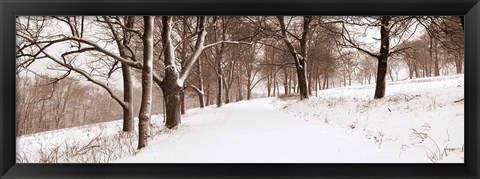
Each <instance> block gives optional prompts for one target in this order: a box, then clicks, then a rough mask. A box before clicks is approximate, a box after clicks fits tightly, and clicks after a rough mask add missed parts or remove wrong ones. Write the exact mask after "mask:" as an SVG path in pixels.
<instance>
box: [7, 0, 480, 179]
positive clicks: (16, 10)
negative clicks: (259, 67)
mask: <svg viewBox="0 0 480 179" xmlns="http://www.w3.org/2000/svg"><path fill="white" fill-rule="evenodd" d="M0 12H1V13H0V19H1V20H0V26H1V33H0V42H1V48H0V57H1V59H0V69H1V73H0V74H1V78H0V87H1V93H0V106H1V108H0V128H1V129H0V159H1V162H0V177H1V178H30V177H36V178H53V177H57V178H58V177H60V178H66V177H76V178H87V177H88V178H92V177H99V178H100V177H102V178H106V177H108V178H116V177H118V178H188V177H203V178H266V177H275V178H277V177H278V178H281V177H284V178H300V177H305V178H306V177H309V178H310V177H311V178H320V177H322V178H393V177H395V178H472V179H473V178H479V176H480V174H479V161H480V158H479V157H480V155H479V147H480V142H479V139H480V135H479V134H480V132H479V130H480V126H479V118H478V117H479V115H478V114H479V113H480V112H479V111H480V110H478V109H479V108H478V107H479V106H478V102H479V100H480V98H479V95H478V93H479V88H478V82H479V76H480V71H479V69H480V66H479V63H478V60H479V59H480V58H479V50H480V46H479V43H480V36H479V33H480V24H479V22H480V3H479V0H462V1H460V0H228V1H226V0H202V1H200V0H175V1H174V0H155V1H154V0H137V1H135V0H103V1H99V0H1V1H0ZM20 15H465V36H466V38H465V163H464V164H15V146H16V145H15V55H14V52H15V49H14V48H15V46H14V43H15V16H20ZM299 147H301V146H299Z"/></svg>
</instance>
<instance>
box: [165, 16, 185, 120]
mask: <svg viewBox="0 0 480 179" xmlns="http://www.w3.org/2000/svg"><path fill="white" fill-rule="evenodd" d="M162 24H163V28H162V43H163V49H164V53H163V55H164V64H165V66H166V67H165V77H164V79H163V80H162V82H161V85H160V86H161V88H162V91H163V96H164V100H165V116H166V121H165V126H166V127H167V128H169V129H173V128H175V127H177V126H178V124H180V116H181V113H180V112H181V109H180V108H181V100H180V92H181V89H182V86H179V84H178V78H179V74H178V71H177V70H176V68H177V66H176V64H175V50H174V48H173V44H172V40H171V33H172V17H171V16H163V17H162Z"/></svg>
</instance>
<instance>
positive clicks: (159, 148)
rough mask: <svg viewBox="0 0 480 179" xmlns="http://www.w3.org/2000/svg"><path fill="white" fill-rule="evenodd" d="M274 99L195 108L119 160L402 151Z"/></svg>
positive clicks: (277, 158) (295, 159)
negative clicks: (306, 117) (317, 121)
mask: <svg viewBox="0 0 480 179" xmlns="http://www.w3.org/2000/svg"><path fill="white" fill-rule="evenodd" d="M272 102H273V98H266V99H256V100H253V101H244V102H239V103H232V104H228V105H225V106H223V107H222V108H221V110H218V109H206V110H209V111H208V112H207V111H201V110H199V111H195V112H193V114H189V115H195V118H194V119H190V118H188V116H187V118H186V119H184V122H183V123H184V124H183V125H182V127H181V128H180V129H179V130H177V131H174V132H172V133H169V134H167V136H166V135H165V134H161V135H160V137H158V138H156V139H154V141H152V143H151V144H150V146H149V147H147V148H145V149H144V150H142V151H141V152H140V153H138V154H137V155H136V156H132V157H127V158H123V159H120V160H117V161H115V162H119V163H123V162H128V163H129V162H140V163H144V162H153V163H158V162H159V163H162V162H166V163H176V162H179V163H182V162H189V163H190V162H192V163H210V162H212V163H216V162H219V163H237V162H240V163H242V162H245V163H249V162H261V163H263V162H264V163H270V162H288V163H291V162H292V163H310V162H315V163H317V162H320V163H324V162H332V163H333V162H336V163H345V162H392V159H393V158H398V157H399V154H398V153H391V152H385V151H383V152H382V150H380V149H379V148H378V146H377V145H376V144H374V143H373V142H372V141H369V140H367V139H366V138H365V137H364V136H355V135H349V134H348V133H347V132H346V131H345V129H344V128H343V129H341V128H335V127H333V126H329V127H325V126H321V125H312V124H307V123H306V122H305V121H303V120H299V119H297V118H295V117H293V116H291V115H289V114H286V113H285V112H284V111H282V110H279V109H277V108H276V107H275V106H274V105H273V104H272ZM195 113H196V114H195ZM365 151H369V153H365ZM397 162H398V160H397Z"/></svg>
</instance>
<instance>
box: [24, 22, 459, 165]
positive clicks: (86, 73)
mask: <svg viewBox="0 0 480 179" xmlns="http://www.w3.org/2000/svg"><path fill="white" fill-rule="evenodd" d="M15 131H16V161H17V163H464V160H465V158H464V137H465V136H464V17H463V16H18V17H16V129H15Z"/></svg>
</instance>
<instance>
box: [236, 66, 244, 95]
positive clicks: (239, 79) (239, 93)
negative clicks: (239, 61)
mask: <svg viewBox="0 0 480 179" xmlns="http://www.w3.org/2000/svg"><path fill="white" fill-rule="evenodd" d="M237 73H238V74H237V75H238V80H237V88H238V101H241V100H243V91H242V68H241V67H239V69H238V71H237Z"/></svg>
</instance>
